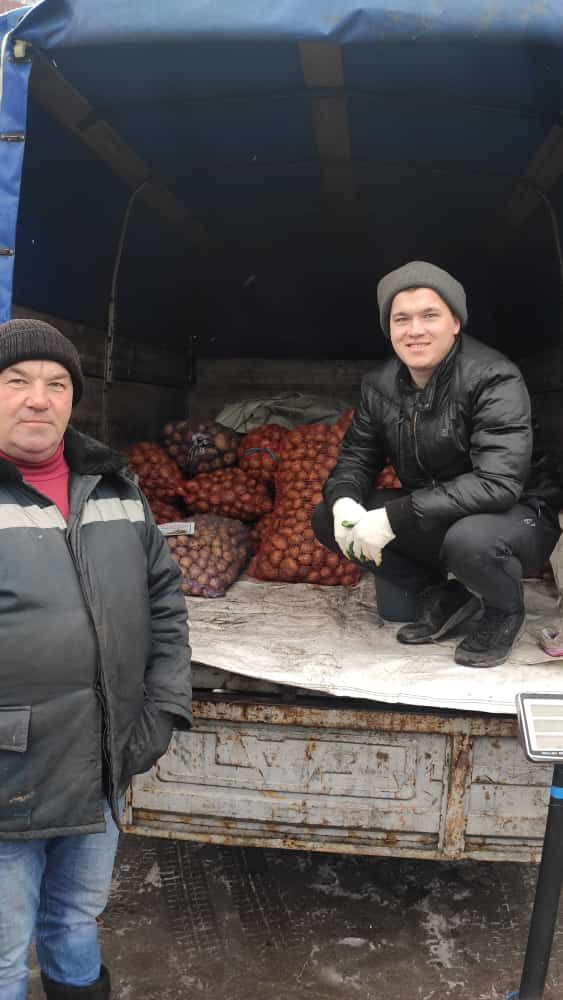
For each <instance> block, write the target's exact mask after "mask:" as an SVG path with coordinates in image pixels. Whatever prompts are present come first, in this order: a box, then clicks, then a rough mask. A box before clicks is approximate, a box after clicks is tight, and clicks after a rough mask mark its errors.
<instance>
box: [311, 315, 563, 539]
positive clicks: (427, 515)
mask: <svg viewBox="0 0 563 1000" xmlns="http://www.w3.org/2000/svg"><path fill="white" fill-rule="evenodd" d="M531 456H532V421H531V414H530V399H529V396H528V392H527V389H526V386H525V384H524V379H523V377H522V375H521V373H520V371H519V370H518V368H517V367H516V365H514V364H513V363H512V362H511V361H509V359H508V358H506V357H505V356H504V355H503V354H501V353H500V352H499V351H496V350H495V349H494V348H492V347H488V346H487V345H485V344H483V343H481V341H479V340H476V339H475V338H473V337H470V336H469V335H468V334H465V333H462V334H460V335H459V336H458V337H457V338H456V341H455V343H454V345H453V347H452V349H451V350H450V352H449V354H448V355H447V356H446V357H445V358H444V360H443V361H442V363H441V364H440V365H439V366H438V368H437V369H436V371H435V372H434V374H433V376H432V378H431V379H430V381H429V382H428V384H427V385H426V387H425V388H424V389H421V390H420V389H417V388H416V386H415V385H414V384H413V382H412V380H411V378H410V375H409V373H408V371H407V369H406V368H405V366H404V365H403V364H401V362H400V360H399V359H398V358H397V357H393V358H391V359H390V360H389V361H386V362H383V363H382V364H380V365H379V367H378V368H377V369H375V370H374V371H373V372H370V373H369V374H368V375H366V376H365V378H364V380H363V382H362V392H361V400H360V403H359V405H358V407H357V409H356V411H355V415H354V419H353V421H352V424H351V425H350V427H349V429H348V432H347V434H346V437H345V438H344V441H343V443H342V448H341V451H340V455H339V458H338V462H337V464H336V466H335V468H334V470H333V472H332V474H331V476H330V477H329V479H328V480H327V482H326V484H325V489H324V499H325V502H326V503H327V505H328V506H329V507H330V508H332V505H333V504H334V503H335V501H336V500H338V499H339V497H351V498H352V499H353V500H357V501H358V502H360V503H365V502H366V500H367V497H368V495H369V493H370V491H371V489H372V488H373V484H374V480H375V478H376V476H377V474H378V473H379V471H380V470H381V468H382V467H383V465H384V464H385V460H386V458H390V460H391V462H392V464H393V465H394V466H395V468H396V470H397V473H398V476H399V479H400V480H401V482H402V484H403V487H404V488H405V489H406V490H407V491H408V493H409V495H408V496H404V497H400V498H398V499H396V500H391V501H390V502H389V503H387V504H386V508H385V509H386V511H387V515H388V517H389V521H390V524H391V527H392V529H393V531H394V532H395V534H396V535H397V536H398V537H400V535H401V534H402V532H407V533H408V534H409V535H410V533H411V532H412V531H413V529H414V530H416V529H418V530H421V531H429V532H434V531H439V530H443V531H444V532H445V531H446V530H447V529H448V528H449V527H450V525H452V524H454V523H455V521H458V520H459V519H460V518H462V517H466V516H468V515H470V514H484V513H496V512H500V511H503V510H508V509H509V508H510V507H512V506H513V505H514V504H515V503H517V502H518V501H520V500H522V501H526V500H527V499H528V498H531V497H532V496H533V499H534V502H538V501H539V502H540V503H541V502H543V501H542V499H541V498H542V496H545V498H546V500H547V501H548V502H550V501H552V500H553V501H555V496H553V497H551V496H550V495H549V493H550V491H551V492H553V491H552V489H551V487H552V485H553V484H552V483H550V489H549V490H548V489H545V488H544V485H542V483H541V482H540V481H539V480H540V479H541V478H542V477H541V476H536V477H535V479H536V482H534V483H532V481H531V479H530V465H531Z"/></svg>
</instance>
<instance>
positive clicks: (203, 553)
mask: <svg viewBox="0 0 563 1000" xmlns="http://www.w3.org/2000/svg"><path fill="white" fill-rule="evenodd" d="M167 529H168V525H166V524H165V525H163V526H162V528H161V531H162V533H163V534H164V535H166V538H167V541H168V545H169V546H170V551H171V553H172V558H173V559H175V561H176V562H177V563H178V566H179V567H180V571H181V573H182V591H183V593H184V594H191V595H192V596H193V597H223V596H224V595H225V592H226V591H227V589H228V588H229V587H230V586H231V584H232V583H234V582H235V580H236V579H237V578H238V577H239V576H240V574H241V572H242V570H243V569H244V567H245V565H246V562H247V560H248V557H249V555H250V551H251V547H252V539H251V537H250V529H249V528H248V527H247V526H246V525H245V524H243V523H242V522H241V521H236V520H234V519H233V518H228V517H216V516H215V515H214V514H195V515H194V516H193V517H191V518H190V519H189V520H188V521H185V522H184V525H183V527H181V526H180V525H174V526H170V530H167Z"/></svg>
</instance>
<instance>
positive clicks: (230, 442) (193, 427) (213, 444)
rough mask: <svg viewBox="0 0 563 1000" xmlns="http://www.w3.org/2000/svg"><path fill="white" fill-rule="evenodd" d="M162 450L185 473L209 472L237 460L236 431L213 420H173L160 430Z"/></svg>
mask: <svg viewBox="0 0 563 1000" xmlns="http://www.w3.org/2000/svg"><path fill="white" fill-rule="evenodd" d="M163 441H164V447H165V448H166V451H167V452H168V454H169V455H170V457H171V458H173V459H174V461H175V462H176V463H177V464H178V466H179V468H180V469H182V471H183V472H185V473H186V475H187V476H197V475H198V473H200V472H213V471H214V470H215V469H224V468H228V467H230V466H233V465H236V463H237V448H238V444H239V441H240V434H237V433H236V431H233V430H231V429H230V427H223V425H222V424H218V423H217V422H216V421H212V422H210V423H199V424H197V423H190V421H189V420H174V421H171V422H170V423H168V424H166V425H165V427H164V430H163Z"/></svg>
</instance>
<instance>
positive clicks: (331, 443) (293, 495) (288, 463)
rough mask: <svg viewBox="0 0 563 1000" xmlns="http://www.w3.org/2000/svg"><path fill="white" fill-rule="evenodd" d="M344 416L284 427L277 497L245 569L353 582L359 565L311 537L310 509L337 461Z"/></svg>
mask: <svg viewBox="0 0 563 1000" xmlns="http://www.w3.org/2000/svg"><path fill="white" fill-rule="evenodd" d="M349 422H350V419H349V416H348V417H347V418H346V419H341V420H340V421H339V422H337V423H336V424H334V425H333V426H332V427H331V426H329V425H328V424H321V423H319V424H306V425H302V426H300V427H295V428H294V429H293V430H291V431H288V432H287V434H286V436H285V437H284V439H283V441H282V442H281V445H280V464H279V466H278V469H277V471H276V476H275V488H276V499H275V506H274V511H273V515H272V518H271V519H269V522H268V530H267V531H266V532H265V533H264V535H263V537H262V540H261V542H260V545H259V548H258V551H257V553H256V555H255V556H254V557H253V559H252V561H251V563H250V566H249V568H248V573H249V575H250V576H254V577H256V578H257V579H259V580H281V581H284V582H285V583H316V584H323V585H325V586H337V585H344V586H354V585H355V584H357V583H358V580H359V578H360V571H359V568H358V567H357V566H356V565H355V564H354V563H352V562H349V561H348V560H347V559H344V558H343V557H341V556H339V555H337V554H336V553H335V552H330V551H329V549H325V548H324V546H322V545H321V544H320V543H319V542H317V540H316V539H315V537H314V534H313V529H312V528H311V514H312V512H313V509H314V508H315V507H316V505H317V504H318V503H320V501H321V500H322V488H323V485H324V483H325V481H326V479H327V478H328V476H329V475H330V473H331V471H332V469H333V468H334V465H335V464H336V460H337V457H338V452H339V450H340V445H341V442H342V438H343V437H344V434H345V432H346V428H347V426H348V424H349Z"/></svg>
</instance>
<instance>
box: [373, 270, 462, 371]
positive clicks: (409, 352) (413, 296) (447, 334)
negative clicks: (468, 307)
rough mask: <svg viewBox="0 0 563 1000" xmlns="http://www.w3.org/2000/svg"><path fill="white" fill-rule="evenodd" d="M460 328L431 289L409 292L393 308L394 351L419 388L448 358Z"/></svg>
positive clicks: (397, 297)
mask: <svg viewBox="0 0 563 1000" xmlns="http://www.w3.org/2000/svg"><path fill="white" fill-rule="evenodd" d="M460 328H461V324H460V322H459V320H458V319H457V317H456V316H454V314H453V313H452V311H451V309H450V307H449V306H448V305H447V304H446V303H445V302H444V300H443V299H442V298H441V297H440V296H439V295H438V293H437V292H434V291H433V290H432V289H431V288H409V289H406V290H405V291H403V292H399V294H398V295H396V296H395V298H394V299H393V302H392V304H391V314H390V318H389V335H390V338H391V343H392V345H393V349H394V351H395V354H396V355H397V356H398V357H399V358H400V359H401V361H402V362H404V364H405V365H406V366H407V368H408V369H409V372H410V374H411V376H412V379H413V381H414V382H415V384H416V385H418V386H419V387H420V388H422V387H423V386H425V385H426V383H427V382H428V381H429V380H430V378H431V377H432V373H433V372H434V371H435V369H436V368H437V367H438V365H439V364H440V362H441V361H443V359H444V358H445V357H446V355H447V354H448V352H449V351H450V349H451V347H452V345H453V343H454V340H455V338H456V337H457V335H458V333H459V331H460Z"/></svg>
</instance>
